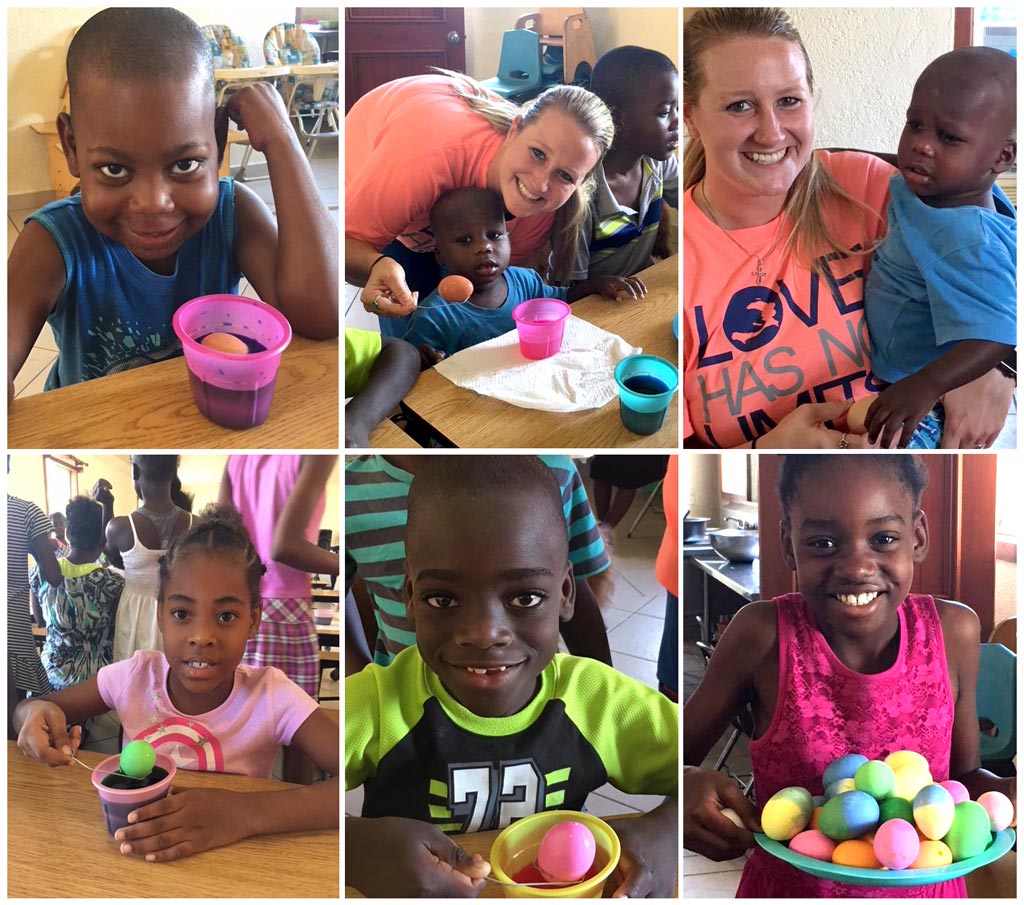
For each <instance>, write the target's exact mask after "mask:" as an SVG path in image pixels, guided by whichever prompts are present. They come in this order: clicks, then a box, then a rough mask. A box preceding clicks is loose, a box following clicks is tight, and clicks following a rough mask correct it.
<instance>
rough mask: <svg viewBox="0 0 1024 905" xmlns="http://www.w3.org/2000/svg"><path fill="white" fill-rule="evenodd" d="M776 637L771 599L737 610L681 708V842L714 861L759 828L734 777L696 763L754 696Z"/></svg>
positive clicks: (749, 841)
mask: <svg viewBox="0 0 1024 905" xmlns="http://www.w3.org/2000/svg"><path fill="white" fill-rule="evenodd" d="M776 638H777V628H776V610H775V604H774V603H773V602H772V601H770V600H760V601H757V602H755V603H748V604H747V605H746V606H744V607H741V608H740V610H739V612H737V613H736V615H735V616H734V617H733V619H732V621H731V622H730V623H729V626H728V628H726V630H725V632H724V633H723V634H722V637H721V639H720V640H719V642H718V644H717V645H716V647H715V652H714V654H713V655H712V657H711V660H710V662H709V663H708V665H707V668H706V669H705V671H704V678H703V679H702V680H701V683H700V685H698V686H697V690H696V691H695V692H694V693H693V695H692V696H691V697H690V700H689V701H687V703H686V706H685V707H684V708H683V727H684V729H683V763H684V767H683V844H684V846H685V847H686V848H687V849H689V850H690V851H692V852H697V853H699V854H702V855H704V856H706V857H708V858H710V859H711V860H713V861H728V860H730V859H732V858H737V857H739V856H740V855H742V854H743V853H744V852H745V851H746V850H747V849H750V848H752V847H753V846H754V837H753V835H752V834H753V833H755V832H760V830H761V825H760V821H759V818H758V816H757V811H756V810H755V809H754V806H753V805H752V804H751V803H750V801H749V799H748V798H747V797H746V796H745V795H744V794H743V792H742V791H741V790H740V788H739V786H738V785H736V783H735V782H734V781H733V780H732V779H730V778H729V777H728V776H726V775H725V774H724V773H721V772H720V771H718V770H710V769H704V768H703V767H701V766H700V765H701V763H702V762H703V761H704V758H705V757H707V755H708V752H709V751H710V750H711V748H712V747H713V745H714V744H715V742H716V741H717V740H718V739H719V737H720V736H721V735H722V733H723V732H724V731H725V728H726V727H727V726H728V725H729V721H730V720H732V718H733V717H734V716H735V715H736V713H737V712H738V711H739V709H740V707H742V706H743V705H744V703H746V702H747V701H749V700H751V699H752V697H753V696H754V694H755V688H754V670H755V669H756V668H757V667H758V666H759V665H760V663H762V662H763V661H764V659H765V657H771V656H778V654H777V653H775V650H776V648H775V644H776ZM773 703H774V702H773ZM726 807H729V808H732V809H733V810H734V811H736V813H737V814H739V815H740V817H741V818H742V820H743V824H744V825H743V826H742V827H738V826H736V825H735V824H734V823H733V822H732V821H731V820H729V818H728V817H725V816H723V815H722V813H721V811H722V808H726Z"/></svg>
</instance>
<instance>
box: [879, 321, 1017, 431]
mask: <svg viewBox="0 0 1024 905" xmlns="http://www.w3.org/2000/svg"><path fill="white" fill-rule="evenodd" d="M1012 349H1013V346H1012V345H1009V344H1007V343H996V342H988V341H986V340H979V339H965V340H962V341H961V342H958V343H957V344H956V345H955V346H954V347H953V348H952V349H950V350H949V351H948V352H946V353H945V354H944V355H942V356H940V357H939V358H937V359H936V360H935V361H933V362H932V363H931V364H930V365H927V366H925V367H923V368H922V369H921V370H920V371H918V372H917V373H916V374H911V375H910V376H909V377H904V378H903V379H902V380H897V381H896V382H895V383H894V384H892V386H889V387H887V388H886V389H884V390H882V392H881V393H879V395H878V398H877V399H875V401H874V402H873V403H872V404H871V408H870V409H868V415H867V418H866V419H865V426H866V427H867V429H868V438H869V439H870V440H871V441H872V442H874V441H875V440H877V439H878V437H879V436H881V438H882V446H883V447H886V448H888V446H889V443H890V441H891V440H892V439H893V438H894V437H895V436H897V435H898V434H899V437H900V444H899V445H900V446H901V447H905V446H906V445H907V444H908V443H909V442H910V437H911V435H912V434H913V433H914V430H915V429H916V427H917V425H918V424H919V423H920V421H921V419H922V418H923V417H924V416H925V415H927V414H928V412H929V411H931V409H932V407H933V406H934V405H935V403H936V402H938V401H939V399H940V398H941V397H942V395H943V394H945V393H947V392H949V391H950V390H953V389H956V388H957V387H961V386H963V385H964V384H967V383H970V382H971V381H972V380H976V379H977V378H979V377H981V376H982V375H984V374H986V373H988V372H989V371H991V370H992V369H993V368H995V367H996V365H998V364H999V362H1001V361H1002V360H1003V359H1004V358H1005V357H1006V355H1007V354H1008V353H1009V352H1010V351H1011V350H1012Z"/></svg>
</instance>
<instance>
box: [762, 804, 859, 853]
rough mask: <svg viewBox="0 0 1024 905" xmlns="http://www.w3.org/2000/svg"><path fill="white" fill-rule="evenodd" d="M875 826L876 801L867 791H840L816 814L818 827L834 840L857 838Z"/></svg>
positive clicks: (841, 840) (843, 840)
mask: <svg viewBox="0 0 1024 905" xmlns="http://www.w3.org/2000/svg"><path fill="white" fill-rule="evenodd" d="M761 825H762V826H764V821H762V822H761ZM877 826H878V802H877V801H875V799H874V798H872V797H871V796H870V795H868V793H867V792H859V791H853V792H841V793H840V794H839V795H837V796H836V797H835V798H830V799H829V800H828V801H826V802H825V806H824V807H823V808H822V809H821V813H820V814H819V815H818V829H820V830H821V831H822V832H823V833H824V834H825V835H826V836H828V838H829V839H834V840H835V841H836V842H845V841H846V840H848V839H857V838H859V837H860V836H863V835H864V834H865V833H867V832H870V831H871V830H873V829H875V828H876V827H877Z"/></svg>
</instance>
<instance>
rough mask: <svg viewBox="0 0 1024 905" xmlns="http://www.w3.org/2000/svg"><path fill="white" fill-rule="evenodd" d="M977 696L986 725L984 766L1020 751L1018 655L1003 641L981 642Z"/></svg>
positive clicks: (983, 744) (983, 750) (1003, 759)
mask: <svg viewBox="0 0 1024 905" xmlns="http://www.w3.org/2000/svg"><path fill="white" fill-rule="evenodd" d="M975 700H976V701H977V705H978V721H979V723H980V724H981V726H982V727H984V728H981V730H980V731H981V735H980V739H981V763H982V766H984V765H985V764H986V763H995V762H997V761H1009V760H1012V759H1013V756H1014V755H1015V754H1016V753H1017V655H1016V654H1015V653H1014V652H1013V651H1011V650H1010V649H1009V648H1006V647H1003V645H1002V644H982V645H981V661H980V663H979V664H978V691H977V694H976V695H975ZM990 724H991V725H990ZM992 727H994V728H992ZM992 732H995V733H996V734H995V735H993V734H992Z"/></svg>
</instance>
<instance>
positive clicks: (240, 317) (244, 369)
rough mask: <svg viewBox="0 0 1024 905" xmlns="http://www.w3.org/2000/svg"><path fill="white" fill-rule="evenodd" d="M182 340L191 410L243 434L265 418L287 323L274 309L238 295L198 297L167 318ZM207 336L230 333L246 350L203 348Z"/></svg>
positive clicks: (284, 344) (288, 333)
mask: <svg viewBox="0 0 1024 905" xmlns="http://www.w3.org/2000/svg"><path fill="white" fill-rule="evenodd" d="M172 324H173V326H174V332H175V333H176V334H178V338H179V339H180V340H181V345H182V348H183V349H184V352H185V365H186V366H187V367H188V380H189V383H190V384H191V386H192V397H193V398H194V399H195V401H196V407H197V408H198V409H199V411H200V412H202V413H203V415H205V416H206V417H207V418H209V419H210V420H211V421H212V422H213V423H214V424H219V425H221V426H222V427H230V428H233V429H235V430H243V429H245V428H247V427H255V426H256V425H257V424H262V423H263V422H264V421H266V420H267V415H269V414H270V403H271V401H272V400H273V398H274V387H275V386H276V384H277V368H278V366H279V365H280V364H281V353H282V352H283V351H284V350H285V349H286V348H287V346H288V343H290V342H291V339H292V328H291V324H289V323H288V319H287V318H286V317H285V316H284V315H283V314H282V313H281V312H280V311H278V310H277V309H276V308H271V307H270V305H267V304H265V303H264V302H260V301H257V300H256V299H250V298H245V297H244V296H240V295H203V296H200V297H199V298H197V299H192V301H190V302H186V303H185V304H184V305H182V306H181V307H180V308H179V309H178V310H177V311H176V312H175V313H174V318H173V319H172ZM210 333H230V334H231V335H233V336H235V337H237V338H238V339H240V340H242V342H244V343H245V344H246V346H248V347H249V350H250V351H249V354H248V355H232V354H230V353H228V352H220V351H218V350H216V349H210V348H207V347H206V346H204V345H202V344H201V342H200V340H202V339H203V338H204V337H206V336H208V335H209V334H210Z"/></svg>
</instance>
